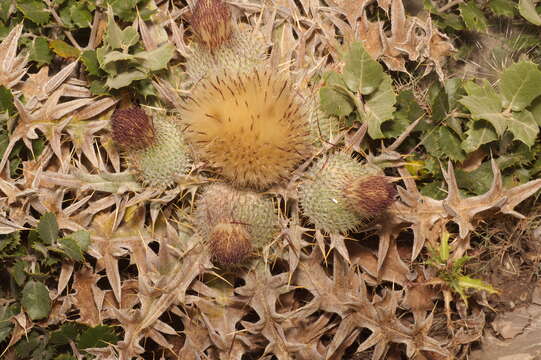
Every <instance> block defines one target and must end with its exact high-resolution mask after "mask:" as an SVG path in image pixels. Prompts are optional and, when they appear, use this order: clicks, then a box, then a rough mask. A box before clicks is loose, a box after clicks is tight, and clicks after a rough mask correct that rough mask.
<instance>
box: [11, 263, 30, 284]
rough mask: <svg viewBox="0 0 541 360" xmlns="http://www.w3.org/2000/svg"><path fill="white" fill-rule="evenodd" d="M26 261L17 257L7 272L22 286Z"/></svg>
mask: <svg viewBox="0 0 541 360" xmlns="http://www.w3.org/2000/svg"><path fill="white" fill-rule="evenodd" d="M28 265H29V264H28V263H27V262H26V261H24V260H21V259H18V260H17V261H15V264H13V266H12V267H11V268H10V269H9V273H10V274H11V277H12V278H13V280H15V282H16V283H17V285H19V286H23V285H24V282H25V281H26V268H27V267H28Z"/></svg>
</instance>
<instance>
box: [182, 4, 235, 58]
mask: <svg viewBox="0 0 541 360" xmlns="http://www.w3.org/2000/svg"><path fill="white" fill-rule="evenodd" d="M191 25H192V30H193V32H194V34H195V35H196V36H197V39H198V41H199V42H200V43H202V44H205V45H206V46H207V47H208V48H209V49H211V50H212V49H216V48H217V47H219V46H220V45H221V44H223V43H224V42H226V41H227V40H228V39H229V38H230V37H231V32H232V23H231V11H230V10H229V8H228V7H227V5H226V4H225V3H224V2H223V1H222V0H199V1H197V4H196V5H195V9H194V11H193V16H192V19H191Z"/></svg>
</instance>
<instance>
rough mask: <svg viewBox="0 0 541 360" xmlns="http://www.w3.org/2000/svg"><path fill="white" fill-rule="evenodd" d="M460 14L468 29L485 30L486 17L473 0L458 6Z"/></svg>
mask: <svg viewBox="0 0 541 360" xmlns="http://www.w3.org/2000/svg"><path fill="white" fill-rule="evenodd" d="M459 8H460V15H461V16H462V19H463V20H464V23H465V24H466V27H467V28H468V30H473V31H480V32H483V31H486V29H487V19H486V17H485V14H484V13H483V11H482V10H481V9H479V8H478V7H477V5H476V4H475V0H469V1H467V2H466V3H462V4H460V6H459Z"/></svg>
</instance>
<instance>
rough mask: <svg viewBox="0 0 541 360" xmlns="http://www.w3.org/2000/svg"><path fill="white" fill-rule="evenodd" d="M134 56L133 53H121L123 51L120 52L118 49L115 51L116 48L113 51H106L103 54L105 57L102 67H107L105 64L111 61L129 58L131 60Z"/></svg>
mask: <svg viewBox="0 0 541 360" xmlns="http://www.w3.org/2000/svg"><path fill="white" fill-rule="evenodd" d="M134 58H135V56H134V55H131V54H128V53H123V52H120V51H117V50H113V51H110V52H108V53H107V54H106V55H105V57H104V58H103V64H102V67H104V68H105V67H107V65H109V64H110V63H112V62H116V61H129V60H133V59H134Z"/></svg>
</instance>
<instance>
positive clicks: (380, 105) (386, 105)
mask: <svg viewBox="0 0 541 360" xmlns="http://www.w3.org/2000/svg"><path fill="white" fill-rule="evenodd" d="M395 103H396V94H395V92H394V89H393V80H392V79H391V77H390V76H389V75H387V74H385V76H384V78H383V81H382V82H381V84H380V86H379V87H378V89H377V91H376V92H374V93H373V94H372V95H370V96H369V97H368V100H367V101H366V102H365V104H364V113H363V114H362V118H363V121H365V122H366V123H367V124H368V135H370V137H371V138H372V139H381V138H384V137H385V135H383V133H382V132H381V124H383V123H384V122H385V121H387V120H390V119H392V118H393V113H394V110H395V108H394V104H395Z"/></svg>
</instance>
